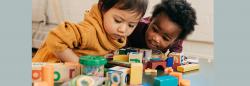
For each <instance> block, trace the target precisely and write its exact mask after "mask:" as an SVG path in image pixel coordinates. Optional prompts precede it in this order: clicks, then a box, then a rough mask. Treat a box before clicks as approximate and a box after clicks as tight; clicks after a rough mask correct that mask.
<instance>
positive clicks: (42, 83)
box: [32, 81, 49, 86]
mask: <svg viewBox="0 0 250 86" xmlns="http://www.w3.org/2000/svg"><path fill="white" fill-rule="evenodd" d="M32 86H49V85H48V83H47V82H45V81H35V82H33V85H32Z"/></svg>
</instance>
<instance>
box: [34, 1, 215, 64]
mask: <svg viewBox="0 0 250 86" xmlns="http://www.w3.org/2000/svg"><path fill="white" fill-rule="evenodd" d="M160 1H161V0H149V6H148V9H147V12H146V14H145V16H144V17H148V16H151V13H152V10H153V7H154V6H155V5H156V4H157V3H160ZM187 1H188V2H190V3H191V5H192V7H193V8H194V9H195V10H196V13H197V19H198V20H197V22H198V25H197V26H196V27H195V31H194V32H193V33H192V34H191V35H189V36H188V38H187V40H185V41H184V45H183V46H184V48H183V49H184V50H183V52H184V54H185V55H187V56H190V57H198V58H204V59H208V61H212V60H213V59H214V53H213V51H214V29H213V28H214V23H213V21H214V13H213V12H214V6H213V5H214V3H213V0H187ZM97 2H98V0H32V51H35V50H36V49H38V48H39V47H40V44H41V43H42V41H43V40H44V39H45V37H46V36H47V33H48V31H49V30H50V29H52V28H53V27H55V26H57V25H58V24H59V23H60V22H62V21H64V20H68V21H71V22H75V23H78V22H80V21H82V19H83V17H84V15H83V13H84V11H85V10H87V9H90V7H91V6H92V5H93V4H94V3H97Z"/></svg>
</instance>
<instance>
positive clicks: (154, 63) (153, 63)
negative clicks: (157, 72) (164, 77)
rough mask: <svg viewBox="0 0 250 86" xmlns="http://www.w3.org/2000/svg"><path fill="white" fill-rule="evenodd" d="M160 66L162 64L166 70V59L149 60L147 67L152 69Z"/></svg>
mask: <svg viewBox="0 0 250 86" xmlns="http://www.w3.org/2000/svg"><path fill="white" fill-rule="evenodd" d="M159 66H161V67H162V68H163V70H164V69H165V68H166V61H164V60H160V61H149V62H148V63H147V68H150V69H155V68H156V67H159Z"/></svg>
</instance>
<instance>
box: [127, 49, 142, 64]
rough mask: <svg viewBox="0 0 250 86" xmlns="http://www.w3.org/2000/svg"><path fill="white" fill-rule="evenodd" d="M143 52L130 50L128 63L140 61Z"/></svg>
mask: <svg viewBox="0 0 250 86" xmlns="http://www.w3.org/2000/svg"><path fill="white" fill-rule="evenodd" d="M142 57H143V53H137V52H130V53H129V63H142Z"/></svg>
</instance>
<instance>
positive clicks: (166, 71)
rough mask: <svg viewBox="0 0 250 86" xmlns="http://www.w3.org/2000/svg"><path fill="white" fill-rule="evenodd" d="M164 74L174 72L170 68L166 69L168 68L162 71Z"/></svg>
mask: <svg viewBox="0 0 250 86" xmlns="http://www.w3.org/2000/svg"><path fill="white" fill-rule="evenodd" d="M164 72H165V73H166V74H169V73H171V72H174V70H173V68H172V67H168V68H165V69H164Z"/></svg>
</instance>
